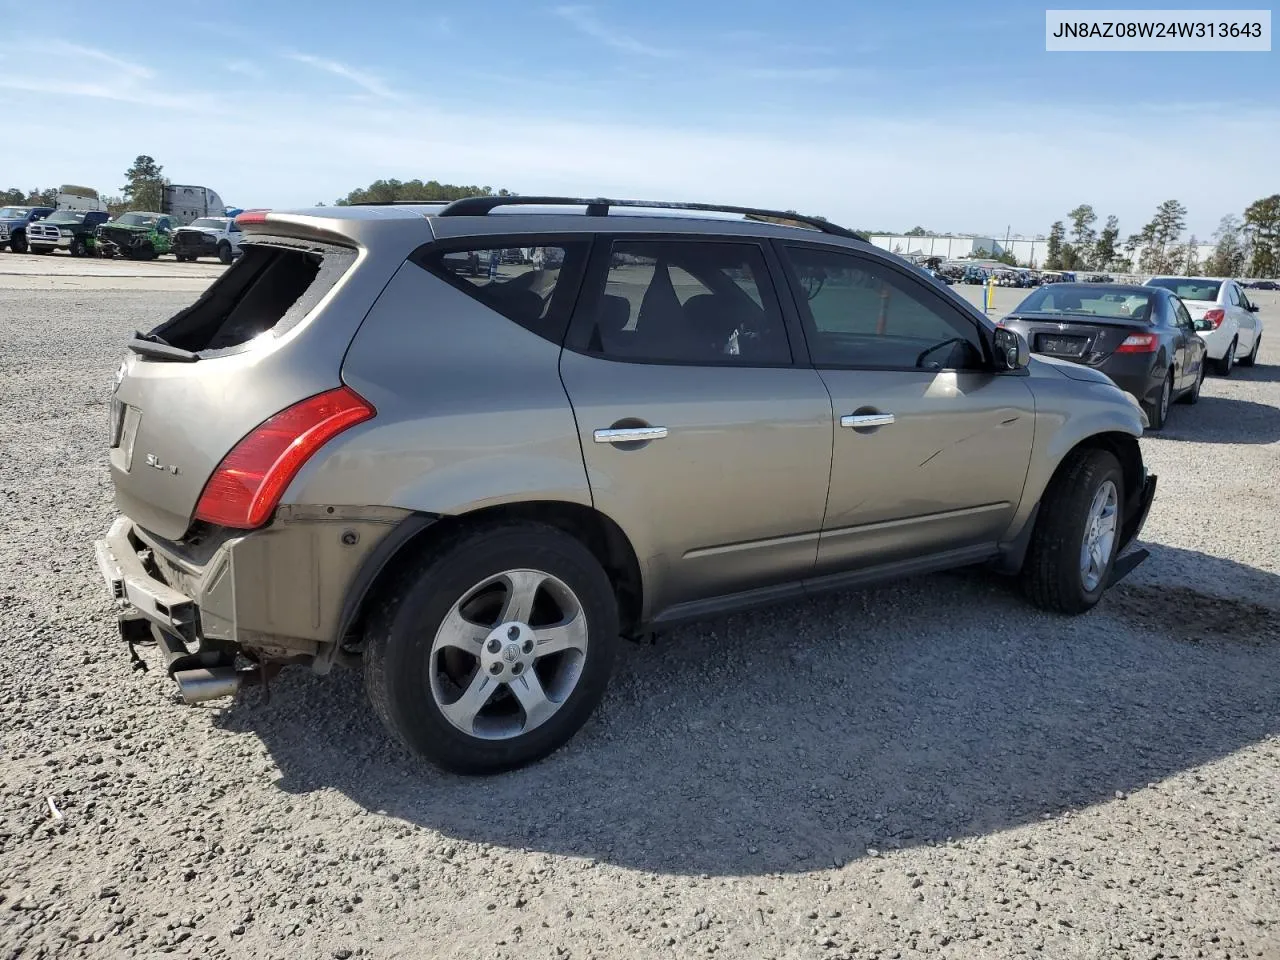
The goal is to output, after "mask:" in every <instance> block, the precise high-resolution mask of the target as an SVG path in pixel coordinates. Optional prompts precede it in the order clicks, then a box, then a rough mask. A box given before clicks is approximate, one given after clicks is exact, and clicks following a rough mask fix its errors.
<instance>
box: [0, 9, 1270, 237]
mask: <svg viewBox="0 0 1280 960" xmlns="http://www.w3.org/2000/svg"><path fill="white" fill-rule="evenodd" d="M1055 6H1060V5H1055ZM1128 6H1131V7H1139V6H1148V7H1163V6H1165V4H1140V3H1130V4H1128ZM1198 6H1208V5H1207V4H1203V3H1201V4H1198ZM46 7H47V5H44V4H35V3H30V2H28V0H0V116H2V117H3V118H4V126H5V129H6V130H7V131H8V135H7V136H6V138H5V139H6V146H5V148H4V149H3V151H2V152H0V156H2V157H3V159H2V160H0V181H4V183H3V185H4V186H10V185H14V186H21V187H30V186H34V185H37V184H38V185H41V186H45V185H50V184H56V183H62V182H77V183H89V184H92V185H95V186H97V187H98V188H99V189H103V190H109V191H111V192H115V191H116V190H117V189H118V187H119V185H120V183H121V182H122V177H121V173H122V171H123V170H124V169H125V168H126V167H127V166H128V165H129V163H130V162H131V161H132V159H133V157H134V156H135V155H136V154H138V153H149V154H151V155H152V156H154V157H155V158H156V159H157V160H158V161H159V162H160V163H162V164H163V165H164V168H165V173H166V175H168V176H169V177H170V178H171V179H173V180H174V181H175V182H181V183H198V184H203V185H207V186H210V187H213V188H214V189H216V190H218V191H219V193H221V194H222V196H223V197H224V199H226V200H227V201H228V202H229V203H232V204H236V205H241V206H274V207H286V206H298V205H309V204H311V203H313V202H315V201H319V200H324V201H326V202H332V201H333V200H334V199H335V198H337V197H339V196H341V195H343V194H345V193H346V192H347V191H348V190H350V189H351V188H353V187H357V186H362V185H365V184H367V183H368V182H370V181H371V180H374V179H376V178H379V177H399V178H401V179H410V178H413V177H421V178H423V179H431V178H435V179H439V180H446V181H452V182H465V183H480V184H489V185H492V186H494V187H498V186H505V187H508V188H510V189H513V190H516V191H519V192H521V193H542V192H551V193H571V194H583V195H597V194H604V195H613V196H638V197H644V198H646V199H652V198H662V199H680V200H705V201H719V202H725V203H738V204H759V205H762V206H775V207H782V208H794V209H798V210H803V211H806V212H816V213H821V214H823V215H826V216H829V217H831V218H832V219H834V220H838V221H840V222H844V223H847V224H850V225H853V226H858V227H863V228H877V229H878V228H892V229H906V228H908V227H911V226H913V225H915V224H923V225H924V226H926V227H929V228H932V229H936V230H954V231H976V232H990V233H998V234H1000V235H1003V234H1004V231H1005V230H1006V229H1007V228H1011V229H1012V230H1013V232H1014V233H1023V234H1033V233H1037V232H1044V231H1046V230H1047V229H1048V225H1049V223H1050V222H1051V221H1052V220H1054V219H1057V218H1061V217H1064V216H1065V214H1066V212H1067V211H1068V210H1069V209H1071V207H1073V206H1074V205H1076V204H1077V203H1080V202H1090V203H1092V204H1093V205H1094V206H1095V208H1096V209H1097V210H1098V212H1099V213H1100V214H1101V215H1103V216H1105V215H1106V214H1107V213H1116V214H1117V215H1118V216H1119V217H1120V220H1121V229H1122V231H1124V232H1125V233H1128V232H1131V231H1136V230H1137V229H1138V228H1139V227H1140V226H1141V224H1142V223H1143V222H1145V221H1146V220H1147V219H1148V218H1149V217H1150V214H1151V212H1152V211H1153V210H1154V208H1155V206H1156V205H1157V204H1158V203H1159V202H1160V201H1162V200H1165V199H1168V198H1169V197H1177V198H1179V199H1181V200H1182V201H1183V202H1184V203H1186V204H1187V206H1188V207H1189V209H1190V214H1189V218H1188V221H1189V223H1188V225H1189V228H1190V229H1191V230H1192V231H1194V232H1196V233H1198V234H1199V235H1200V237H1201V238H1203V237H1205V236H1206V235H1207V234H1209V233H1210V232H1211V231H1212V229H1213V227H1214V226H1215V225H1216V223H1217V221H1218V219H1219V218H1220V217H1221V216H1222V215H1223V214H1226V213H1239V212H1240V211H1241V210H1242V209H1243V208H1244V206H1245V205H1246V204H1248V203H1249V202H1251V201H1253V200H1255V199H1257V198H1258V197H1260V196H1263V195H1266V194H1271V193H1275V192H1278V191H1280V172H1278V171H1280V164H1278V163H1277V162H1276V159H1275V158H1276V157H1277V154H1278V153H1280V97H1277V94H1280V53H1277V52H1274V51H1273V52H1271V53H1256V54H1223V53H1178V54H1134V53H1121V54H1105V53H1089V54H1074V53H1073V54H1062V53H1046V52H1045V50H1044V29H1045V27H1044V7H1043V6H1036V5H1033V4H1025V3H986V4H983V3H974V4H956V3H925V2H916V3H905V2H897V3H878V2H877V3H870V2H848V0H846V2H838V0H813V2H804V0H800V2H794V3H790V4H783V3H778V2H776V0H773V2H764V0H736V2H733V3H729V2H698V3H695V2H692V0H683V2H675V0H649V2H646V3H644V4H637V3H634V2H627V3H609V2H603V0H602V2H596V3H588V2H581V3H580V2H576V0H568V2H556V0H551V2H546V3H543V2H536V0H526V2H511V0H492V2H488V3H465V4H464V3H458V2H452V3H436V2H429V0H425V2H416V3H412V2H399V0H395V2H380V0H367V2H365V3H363V4H357V3H351V2H349V0H347V2H331V0H313V2H302V0H258V2H256V3H252V4H250V3H242V2H234V0H232V2H221V3H217V4H214V3H209V2H207V0H205V2H195V0H169V2H167V3H166V4H165V5H164V6H163V8H162V9H163V11H164V12H163V13H159V12H158V10H159V9H161V8H159V7H158V6H157V5H156V4H153V3H129V2H116V3H111V4H104V3H102V2H101V0H97V2H93V3H86V2H81V0H61V2H59V4H58V5H57V10H56V12H54V11H51V10H49V9H47V8H46ZM42 55H43V56H42ZM49 64H57V65H59V66H60V67H61V68H60V69H53V70H51V69H49ZM45 137H51V138H55V142H56V144H57V146H56V147H55V148H54V149H52V150H40V149H36V148H35V145H36V144H38V142H39V141H40V140H41V139H42V138H45Z"/></svg>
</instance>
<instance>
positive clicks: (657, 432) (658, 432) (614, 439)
mask: <svg viewBox="0 0 1280 960" xmlns="http://www.w3.org/2000/svg"><path fill="white" fill-rule="evenodd" d="M666 435H667V428H666V427H609V428H608V429H606V430H596V431H595V432H594V433H593V434H592V435H591V436H592V438H593V439H594V440H595V442H596V443H640V442H642V441H645V440H661V439H662V438H663V437H665V436H666Z"/></svg>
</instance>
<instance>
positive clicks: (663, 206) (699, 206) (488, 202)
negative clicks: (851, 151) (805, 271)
mask: <svg viewBox="0 0 1280 960" xmlns="http://www.w3.org/2000/svg"><path fill="white" fill-rule="evenodd" d="M516 206H522V207H529V206H537V207H586V208H587V216H589V217H604V216H608V214H609V210H610V208H611V207H624V208H637V207H639V208H642V209H649V210H694V211H700V212H704V213H739V214H742V215H743V216H747V217H755V218H757V219H758V218H760V217H771V218H772V219H774V220H788V221H790V222H792V223H797V224H803V225H804V226H806V227H812V228H813V229H815V230H820V231H821V232H823V233H826V234H830V235H832V236H837V237H847V238H849V239H851V240H861V241H863V242H864V243H865V242H866V239H867V238H866V237H864V236H863V235H862V234H860V233H858V232H857V231H854V230H850V229H848V228H847V227H842V226H840V225H839V224H836V223H831V222H830V221H829V220H823V219H822V218H821V217H811V216H806V215H804V214H799V213H791V212H788V211H785V210H766V209H762V208H760V207H734V206H725V205H723V204H718V203H683V202H678V201H671V200H611V199H608V198H605V197H594V198H584V197H520V196H511V197H464V198H463V199H461V200H454V201H453V202H452V203H449V204H447V205H446V206H445V207H444V209H443V210H441V211H439V212H438V213H437V214H435V215H436V216H437V217H483V216H487V215H488V214H489V213H490V212H491V211H493V210H495V209H497V208H498V207H516Z"/></svg>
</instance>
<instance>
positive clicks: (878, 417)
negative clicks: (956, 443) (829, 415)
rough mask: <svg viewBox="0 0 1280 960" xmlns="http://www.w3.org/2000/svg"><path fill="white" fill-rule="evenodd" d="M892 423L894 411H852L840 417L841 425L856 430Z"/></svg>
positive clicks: (885, 425)
mask: <svg viewBox="0 0 1280 960" xmlns="http://www.w3.org/2000/svg"><path fill="white" fill-rule="evenodd" d="M892 423H893V414H892V413H850V414H847V415H846V416H843V417H841V418H840V426H842V427H852V428H853V429H855V430H858V429H861V428H863V427H887V426H890V425H891V424H892Z"/></svg>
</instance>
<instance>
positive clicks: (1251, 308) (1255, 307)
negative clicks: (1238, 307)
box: [1247, 303, 1258, 313]
mask: <svg viewBox="0 0 1280 960" xmlns="http://www.w3.org/2000/svg"><path fill="white" fill-rule="evenodd" d="M1247 309H1248V310H1249V312H1250V313H1257V312H1258V305H1257V304H1256V303H1251V304H1249V306H1248V308H1247Z"/></svg>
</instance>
